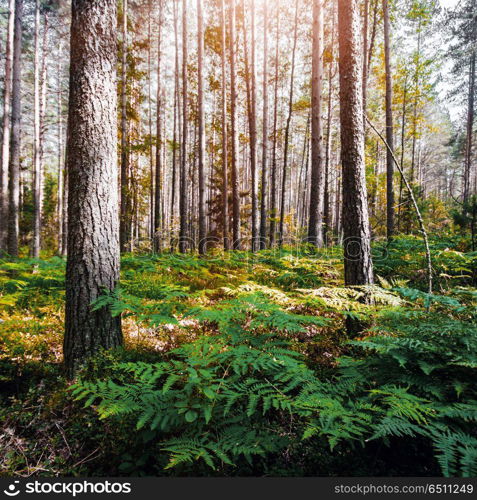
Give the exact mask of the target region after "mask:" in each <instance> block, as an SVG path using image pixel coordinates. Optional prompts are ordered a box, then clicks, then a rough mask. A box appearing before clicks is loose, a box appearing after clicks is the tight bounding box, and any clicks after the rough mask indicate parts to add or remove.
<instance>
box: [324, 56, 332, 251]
mask: <svg viewBox="0 0 477 500" xmlns="http://www.w3.org/2000/svg"><path fill="white" fill-rule="evenodd" d="M332 69H333V63H332V62H331V61H330V63H329V69H328V109H327V113H326V150H325V182H324V183H325V195H324V201H323V205H324V207H323V241H324V243H325V245H328V244H329V239H330V236H331V230H332V226H331V206H330V185H329V184H330V180H329V177H330V154H331V118H332V113H331V111H332V109H331V107H332V95H333V87H332V84H333V73H332Z"/></svg>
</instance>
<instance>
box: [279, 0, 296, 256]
mask: <svg viewBox="0 0 477 500" xmlns="http://www.w3.org/2000/svg"><path fill="white" fill-rule="evenodd" d="M297 39H298V0H296V2H295V22H294V28H293V48H292V60H291V71H290V93H289V96H288V116H287V122H286V125H285V146H284V151H283V172H282V189H281V202H280V225H279V228H278V233H279V236H278V237H279V242H278V245H279V246H280V247H281V246H282V244H283V232H284V222H285V193H286V185H287V170H288V148H289V141H290V124H291V119H292V114H293V90H294V83H295V56H296V43H297Z"/></svg>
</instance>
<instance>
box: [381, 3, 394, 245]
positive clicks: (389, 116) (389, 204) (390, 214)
mask: <svg viewBox="0 0 477 500" xmlns="http://www.w3.org/2000/svg"><path fill="white" fill-rule="evenodd" d="M383 17H384V64H385V71H386V142H387V143H388V146H389V148H388V149H387V150H386V233H387V238H388V240H391V239H392V237H393V234H394V186H393V184H394V183H393V180H394V160H393V152H394V129H393V83H392V76H391V47H390V36H389V31H390V26H389V25H390V22H389V2H388V0H383Z"/></svg>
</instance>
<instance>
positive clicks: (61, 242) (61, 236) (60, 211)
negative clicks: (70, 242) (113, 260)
mask: <svg viewBox="0 0 477 500" xmlns="http://www.w3.org/2000/svg"><path fill="white" fill-rule="evenodd" d="M62 55H63V54H62V45H61V43H60V46H59V48H58V69H57V86H58V101H57V115H58V123H57V131H58V150H57V156H58V206H57V216H58V254H59V255H66V251H65V250H66V248H65V247H66V245H65V240H66V237H65V236H66V235H65V233H64V232H63V217H64V206H63V197H64V184H65V179H64V158H63V86H62V78H61V77H62V74H63V64H62Z"/></svg>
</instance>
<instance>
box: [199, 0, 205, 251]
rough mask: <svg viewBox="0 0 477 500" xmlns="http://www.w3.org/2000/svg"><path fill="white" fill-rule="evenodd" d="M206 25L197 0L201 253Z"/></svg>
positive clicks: (202, 237)
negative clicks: (204, 25)
mask: <svg viewBox="0 0 477 500" xmlns="http://www.w3.org/2000/svg"><path fill="white" fill-rule="evenodd" d="M203 57H204V27H203V16H202V0H197V80H198V81H197V85H198V87H197V111H198V116H197V122H198V123H197V127H198V131H197V133H198V153H199V154H198V161H199V254H200V255H203V254H204V253H205V252H206V250H207V242H206V236H207V234H206V229H207V228H206V222H207V221H206V210H205V173H204V157H205V128H204V95H203V94H204V90H203V89H204V75H203V67H202V66H203Z"/></svg>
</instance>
